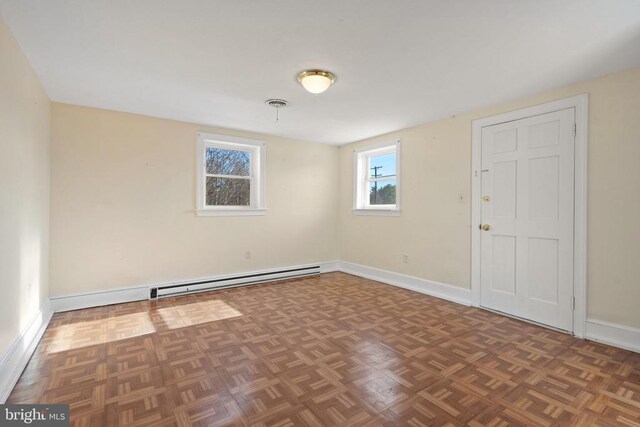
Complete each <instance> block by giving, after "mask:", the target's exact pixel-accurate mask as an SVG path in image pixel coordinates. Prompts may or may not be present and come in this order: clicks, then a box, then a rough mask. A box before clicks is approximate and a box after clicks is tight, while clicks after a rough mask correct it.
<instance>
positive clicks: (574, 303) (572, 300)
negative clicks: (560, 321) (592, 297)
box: [571, 297, 576, 311]
mask: <svg viewBox="0 0 640 427" xmlns="http://www.w3.org/2000/svg"><path fill="white" fill-rule="evenodd" d="M575 309H576V297H571V310H574V311H575Z"/></svg>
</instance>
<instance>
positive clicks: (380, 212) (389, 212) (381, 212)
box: [353, 209, 400, 216]
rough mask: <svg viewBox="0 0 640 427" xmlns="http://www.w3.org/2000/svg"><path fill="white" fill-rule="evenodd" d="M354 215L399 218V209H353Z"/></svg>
mask: <svg viewBox="0 0 640 427" xmlns="http://www.w3.org/2000/svg"><path fill="white" fill-rule="evenodd" d="M353 213H354V214H356V215H373V216H400V209H354V210H353Z"/></svg>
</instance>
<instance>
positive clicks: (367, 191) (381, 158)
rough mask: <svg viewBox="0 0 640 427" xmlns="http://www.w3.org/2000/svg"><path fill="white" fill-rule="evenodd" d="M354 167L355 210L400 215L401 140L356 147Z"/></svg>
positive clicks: (361, 212) (360, 212) (356, 211)
mask: <svg viewBox="0 0 640 427" xmlns="http://www.w3.org/2000/svg"><path fill="white" fill-rule="evenodd" d="M354 171H355V179H354V185H355V189H354V201H353V205H354V206H353V209H354V212H355V213H359V214H374V215H399V213H400V191H399V189H400V141H394V142H387V143H384V144H378V145H375V146H367V147H363V148H361V149H359V150H356V151H355V153H354Z"/></svg>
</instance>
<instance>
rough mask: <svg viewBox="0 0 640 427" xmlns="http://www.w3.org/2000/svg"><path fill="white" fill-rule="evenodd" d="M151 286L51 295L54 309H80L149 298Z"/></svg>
mask: <svg viewBox="0 0 640 427" xmlns="http://www.w3.org/2000/svg"><path fill="white" fill-rule="evenodd" d="M149 288H150V286H135V287H131V288H119V289H111V290H108V291H99V292H85V293H81V294H73V295H62V296H52V297H49V299H50V300H51V304H52V305H53V310H54V311H55V312H56V313H59V312H62V311H70V310H79V309H81V308H89V307H100V306H103V305H111V304H119V303H123V302H131V301H140V300H144V299H148V298H149Z"/></svg>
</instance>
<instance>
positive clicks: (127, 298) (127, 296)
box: [49, 261, 340, 313]
mask: <svg viewBox="0 0 640 427" xmlns="http://www.w3.org/2000/svg"><path fill="white" fill-rule="evenodd" d="M339 264H340V263H339V262H338V261H324V262H316V263H311V264H304V265H294V266H285V267H277V268H269V269H263V270H255V271H244V272H242V273H243V274H249V275H250V274H264V273H270V272H273V271H277V270H283V269H286V270H291V269H296V268H302V267H309V266H316V265H317V266H320V273H329V272H332V271H338V270H339ZM233 275H237V273H235V274H220V275H216V276H208V277H197V278H192V279H190V280H185V281H180V282H166V283H153V284H147V285H138V286H132V287H128V288H117V289H110V290H107V291H97V292H85V293H81V294H70V295H61V296H51V297H50V298H49V299H50V300H51V304H52V305H53V310H54V311H55V312H56V313H59V312H63V311H70V310H79V309H82V308H90V307H100V306H104V305H111V304H120V303H125V302H132V301H142V300H145V299H149V291H150V290H151V288H152V287H157V286H166V285H176V284H181V283H187V282H197V281H203V280H219V279H224V278H226V277H229V276H233Z"/></svg>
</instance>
